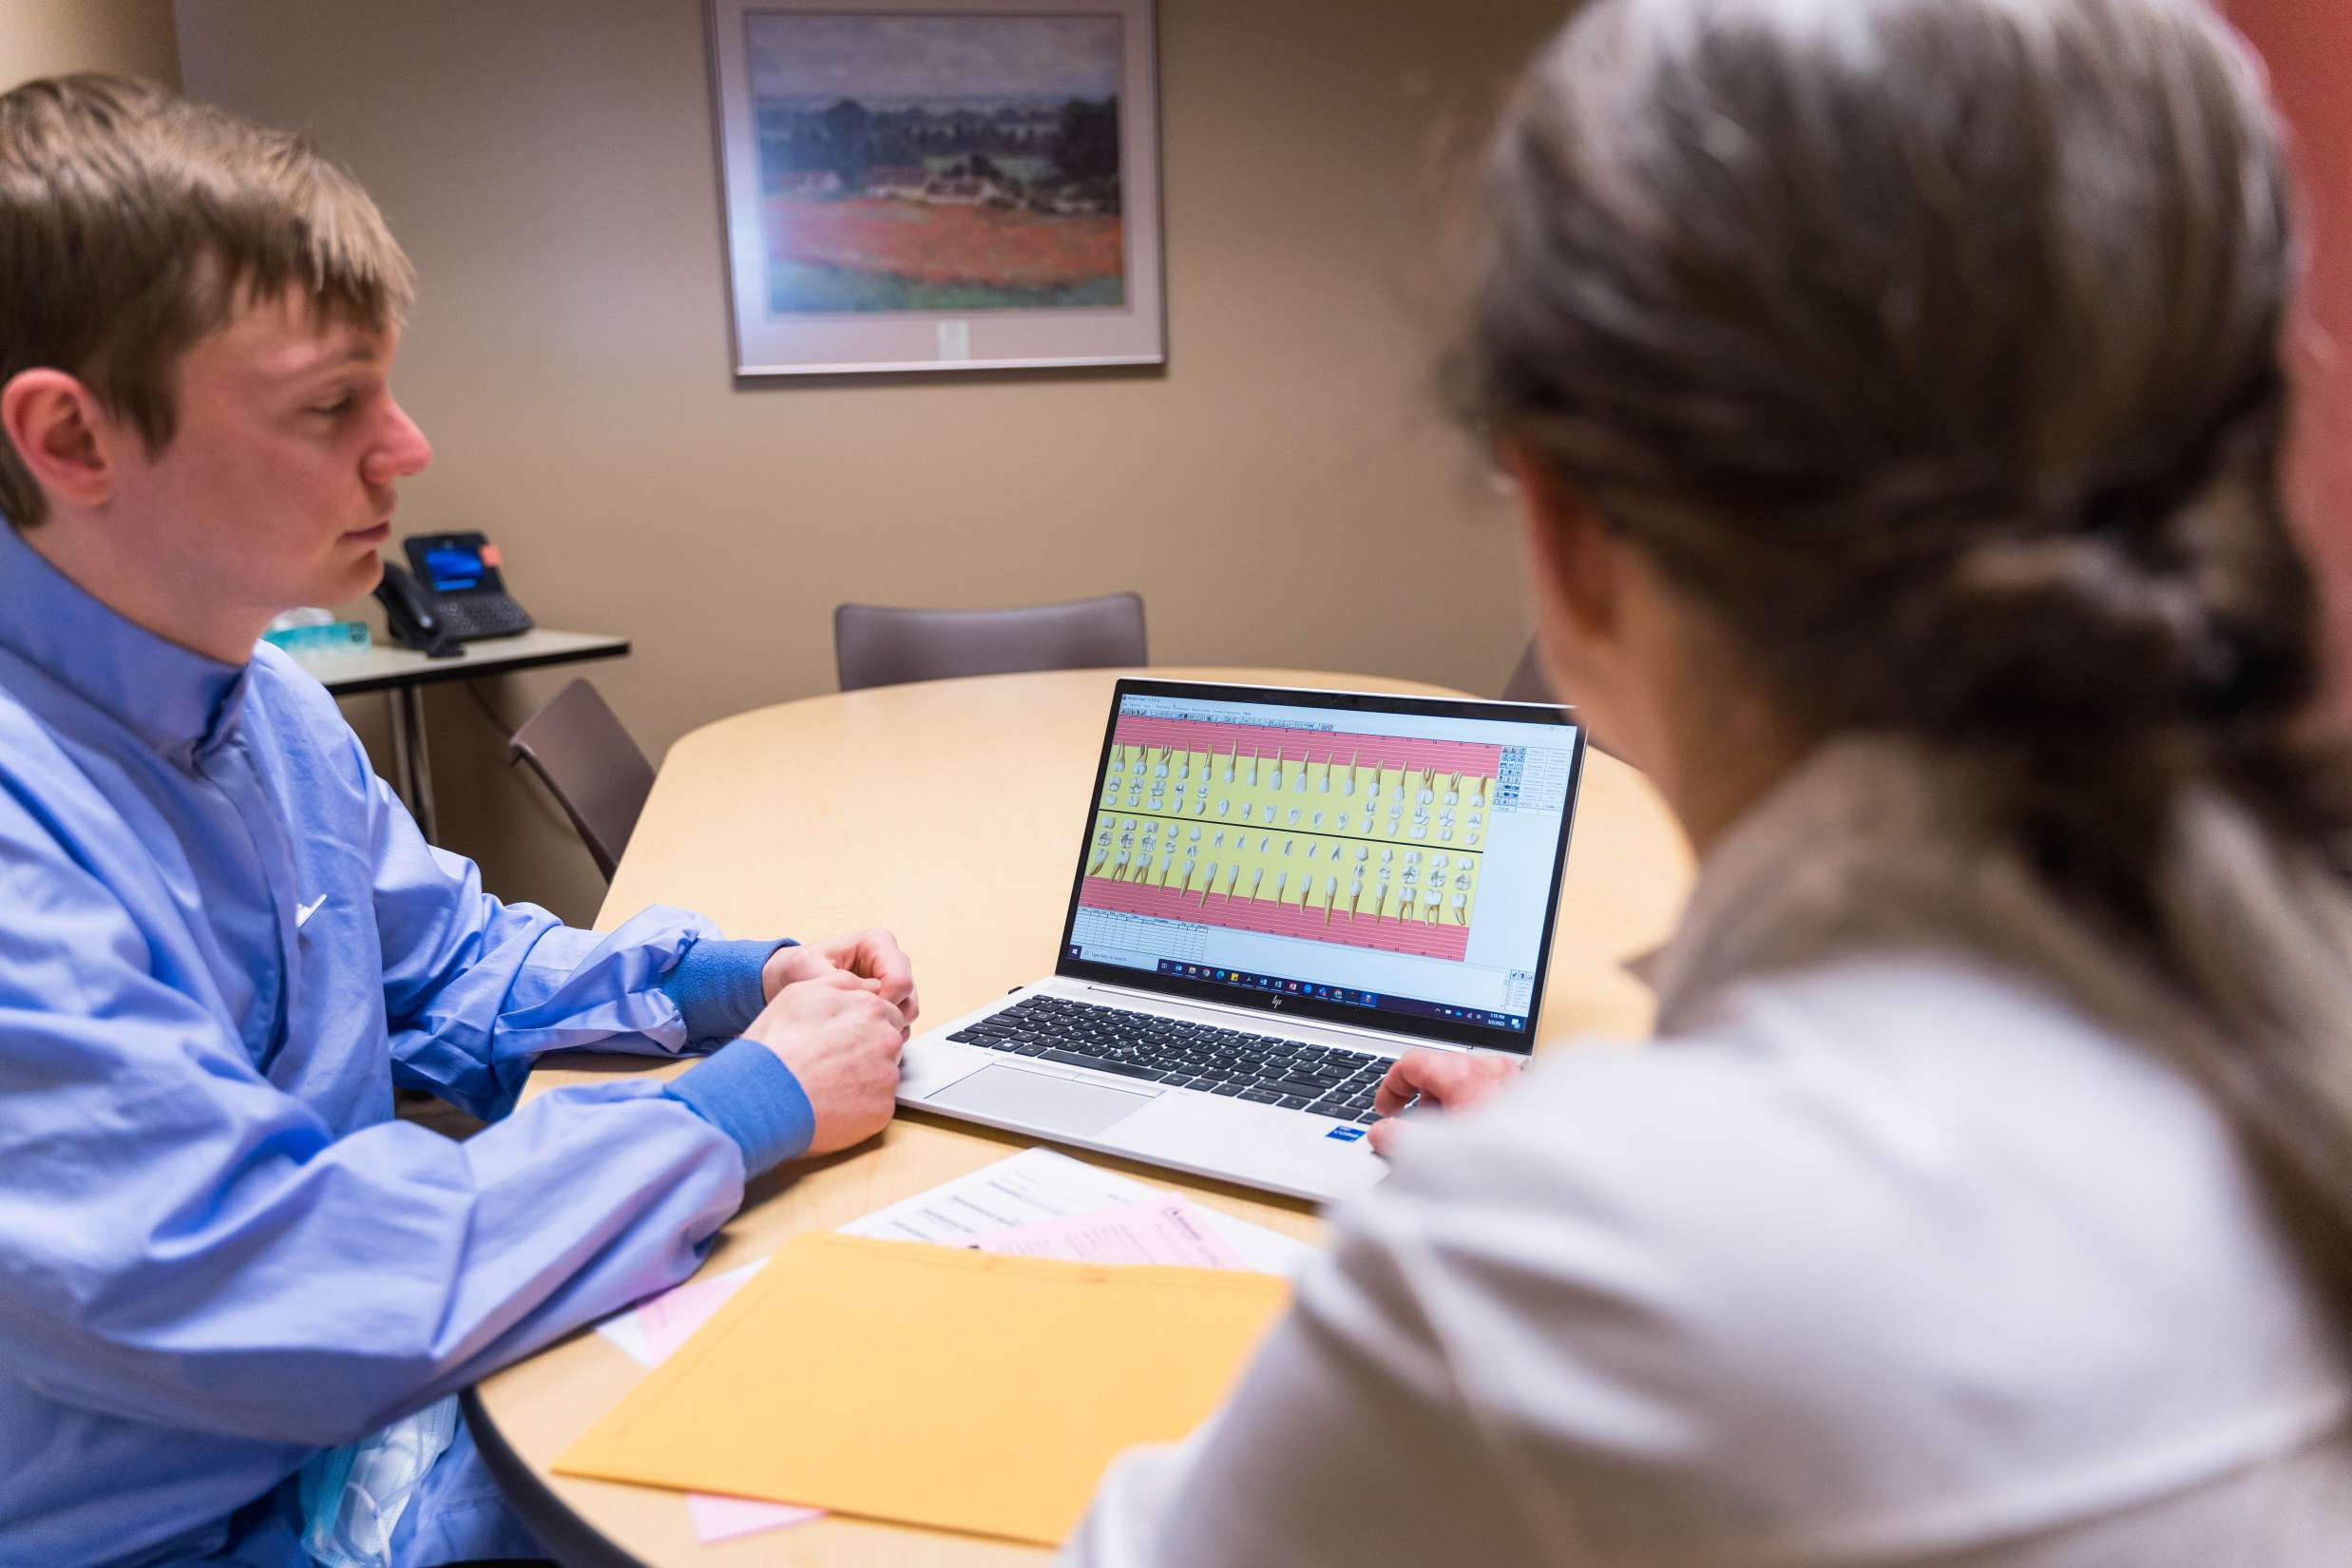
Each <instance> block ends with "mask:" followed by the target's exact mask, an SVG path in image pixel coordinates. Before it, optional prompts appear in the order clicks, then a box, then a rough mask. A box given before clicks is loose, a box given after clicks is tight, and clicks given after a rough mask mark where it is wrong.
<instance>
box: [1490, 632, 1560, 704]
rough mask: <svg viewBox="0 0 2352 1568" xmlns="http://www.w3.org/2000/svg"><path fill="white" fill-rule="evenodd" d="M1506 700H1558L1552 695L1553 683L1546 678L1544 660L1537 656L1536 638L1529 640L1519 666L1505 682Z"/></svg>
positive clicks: (1520, 657)
mask: <svg viewBox="0 0 2352 1568" xmlns="http://www.w3.org/2000/svg"><path fill="white" fill-rule="evenodd" d="M1502 700H1504V701H1505V702H1557V701H1558V700H1559V698H1556V697H1554V696H1553V695H1552V683H1551V682H1550V681H1549V680H1547V679H1544V676H1543V662H1542V660H1539V659H1538V658H1537V657H1536V640H1535V639H1534V638H1532V637H1531V638H1529V639H1528V640H1527V651H1526V652H1525V653H1522V654H1520V656H1519V667H1518V668H1516V669H1514V670H1513V671H1512V672H1511V679H1509V680H1508V681H1506V682H1505V683H1504V684H1503V688H1502Z"/></svg>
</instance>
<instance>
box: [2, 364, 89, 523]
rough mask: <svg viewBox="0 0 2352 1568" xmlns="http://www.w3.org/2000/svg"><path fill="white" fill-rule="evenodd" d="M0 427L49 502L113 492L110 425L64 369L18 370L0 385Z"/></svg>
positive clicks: (84, 503) (84, 500)
mask: <svg viewBox="0 0 2352 1568" xmlns="http://www.w3.org/2000/svg"><path fill="white" fill-rule="evenodd" d="M0 430H5V431H6V432H7V435H8V439H9V441H10V443H11V444H12V445H13V446H14V447H15V448H16V455H17V458H18V460H19V461H20V462H22V463H23V464H24V465H25V467H26V468H28V469H29V470H30V471H31V473H32V477H33V480H34V482H35V483H37V484H38V485H39V486H40V487H41V488H42V489H43V490H44V491H46V492H47V493H48V497H49V499H50V500H51V501H52V502H62V503H64V504H65V505H67V506H70V507H85V508H87V507H101V506H104V505H105V503H106V502H107V501H108V500H110V499H112V497H113V495H114V482H115V473H114V464H113V461H112V451H111V449H112V444H113V438H114V430H113V425H112V422H111V421H109V420H108V419H107V417H106V415H105V411H104V410H103V409H102V408H101V407H100V406H99V403H98V399H97V397H96V396H95V395H94V394H93V393H92V392H90V390H89V389H88V388H87V387H86V386H84V385H83V384H82V383H81V381H79V380H78V379H76V378H75V377H73V376H70V375H67V373H65V372H64V371H57V370H48V369H36V370H29V371H19V372H18V373H16V374H15V375H13V376H10V378H9V383H8V385H7V386H5V387H0Z"/></svg>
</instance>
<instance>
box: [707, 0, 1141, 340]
mask: <svg viewBox="0 0 2352 1568" xmlns="http://www.w3.org/2000/svg"><path fill="white" fill-rule="evenodd" d="M746 22H747V26H748V29H749V34H748V40H749V43H750V45H751V59H752V67H753V83H754V86H755V91H756V98H757V102H756V110H755V117H756V122H757V127H758V137H759V168H760V185H761V198H762V210H761V220H762V221H761V227H762V231H763V236H764V239H765V241H766V250H767V254H766V258H765V261H766V268H767V272H766V277H767V291H768V300H767V304H768V310H769V313H770V315H771V316H805V315H823V314H833V313H843V312H873V311H953V312H959V313H960V312H972V311H988V310H1102V309H1119V308H1121V307H1123V306H1125V305H1126V303H1127V268H1126V226H1125V220H1124V219H1123V217H1122V212H1121V190H1120V167H1119V69H1120V64H1121V48H1122V45H1121V38H1120V28H1121V23H1120V19H1119V17H1117V16H1105V15H1086V14H1057V15H1037V14H1030V15H1017V16H1006V15H987V14H981V13H974V12H951V13H938V14H908V13H889V14H884V13H870V14H859V13H843V12H832V13H813V12H776V11H769V12H758V13H755V14H753V15H751V16H749V17H748V18H747V19H746Z"/></svg>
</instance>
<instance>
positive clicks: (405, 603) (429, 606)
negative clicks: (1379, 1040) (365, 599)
mask: <svg viewBox="0 0 2352 1568" xmlns="http://www.w3.org/2000/svg"><path fill="white" fill-rule="evenodd" d="M375 597H376V599H377V601H378V602H380V603H382V604H383V606H384V624H385V626H386V627H387V628H388V629H389V630H390V631H391V632H392V641H395V642H397V643H399V644H400V645H401V646H402V647H404V648H414V649H415V650H416V651H417V652H419V653H421V654H423V655H424V656H425V657H426V658H428V659H458V658H462V657H463V656H464V655H465V652H466V650H465V648H464V647H463V646H461V645H460V644H459V643H458V641H457V640H456V639H455V638H453V637H452V636H450V635H449V625H448V622H447V621H445V620H444V619H443V617H442V614H441V605H440V603H439V602H437V601H436V600H435V599H434V598H433V596H432V591H431V590H430V589H429V588H427V587H426V586H425V584H423V583H419V582H418V581H417V580H416V578H415V577H414V576H413V575H411V573H410V571H409V569H408V568H407V567H406V566H400V565H395V564H392V563H391V562H389V561H388V562H386V563H385V564H384V576H383V579H382V581H380V582H378V583H376V585H375Z"/></svg>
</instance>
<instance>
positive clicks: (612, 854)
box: [507, 680, 654, 882]
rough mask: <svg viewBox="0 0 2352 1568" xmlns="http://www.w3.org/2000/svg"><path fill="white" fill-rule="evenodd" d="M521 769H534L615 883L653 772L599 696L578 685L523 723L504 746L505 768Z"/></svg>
mask: <svg viewBox="0 0 2352 1568" xmlns="http://www.w3.org/2000/svg"><path fill="white" fill-rule="evenodd" d="M517 762H527V763H529V764H530V765H531V771H532V772H533V773H535V774H538V775H539V776H540V779H541V781H542V782H544V783H545V785H546V786H547V789H548V790H549V792H550V793H552V794H554V796H555V798H556V801H557V803H558V804H560V805H561V806H562V807H563V808H564V815H566V816H568V817H570V818H571V819H572V826H573V827H575V828H577V829H579V830H580V839H581V842H582V843H583V844H585V845H587V847H588V853H589V854H590V855H592V856H594V857H595V859H596V869H597V870H600V871H602V872H603V873H604V879H605V880H606V881H607V882H609V881H611V880H612V874H613V868H614V867H615V866H618V865H619V864H620V863H621V851H623V850H625V849H627V848H628V847H629V834H630V833H631V832H634V831H636V828H637V818H638V813H640V812H642V811H643V810H644V809H645V796H646V794H649V793H650V792H651V791H652V789H653V781H654V770H653V764H652V763H650V762H648V761H646V760H645V754H644V753H643V752H641V751H640V750H639V749H638V745H637V742H636V741H634V740H632V739H630V738H629V732H628V731H627V730H626V729H625V728H623V727H622V725H621V720H620V718H619V717H616V716H615V715H614V713H613V711H612V709H611V708H609V707H607V706H606V705H605V702H604V699H603V698H601V697H599V696H598V695H597V693H596V688H595V687H594V686H592V685H590V684H589V683H588V682H587V681H585V680H575V681H573V682H572V683H571V684H570V685H568V686H565V687H564V689H563V690H562V691H560V692H558V693H556V694H555V696H554V698H552V699H550V700H549V701H548V703H547V705H546V706H545V707H544V708H542V709H540V710H539V711H538V712H537V713H535V714H533V715H531V717H529V718H527V719H526V720H525V721H524V723H523V727H522V728H521V729H519V730H517V731H515V732H514V738H513V739H511V740H509V741H508V742H507V766H508V767H512V766H513V765H514V764H515V763H517Z"/></svg>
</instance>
